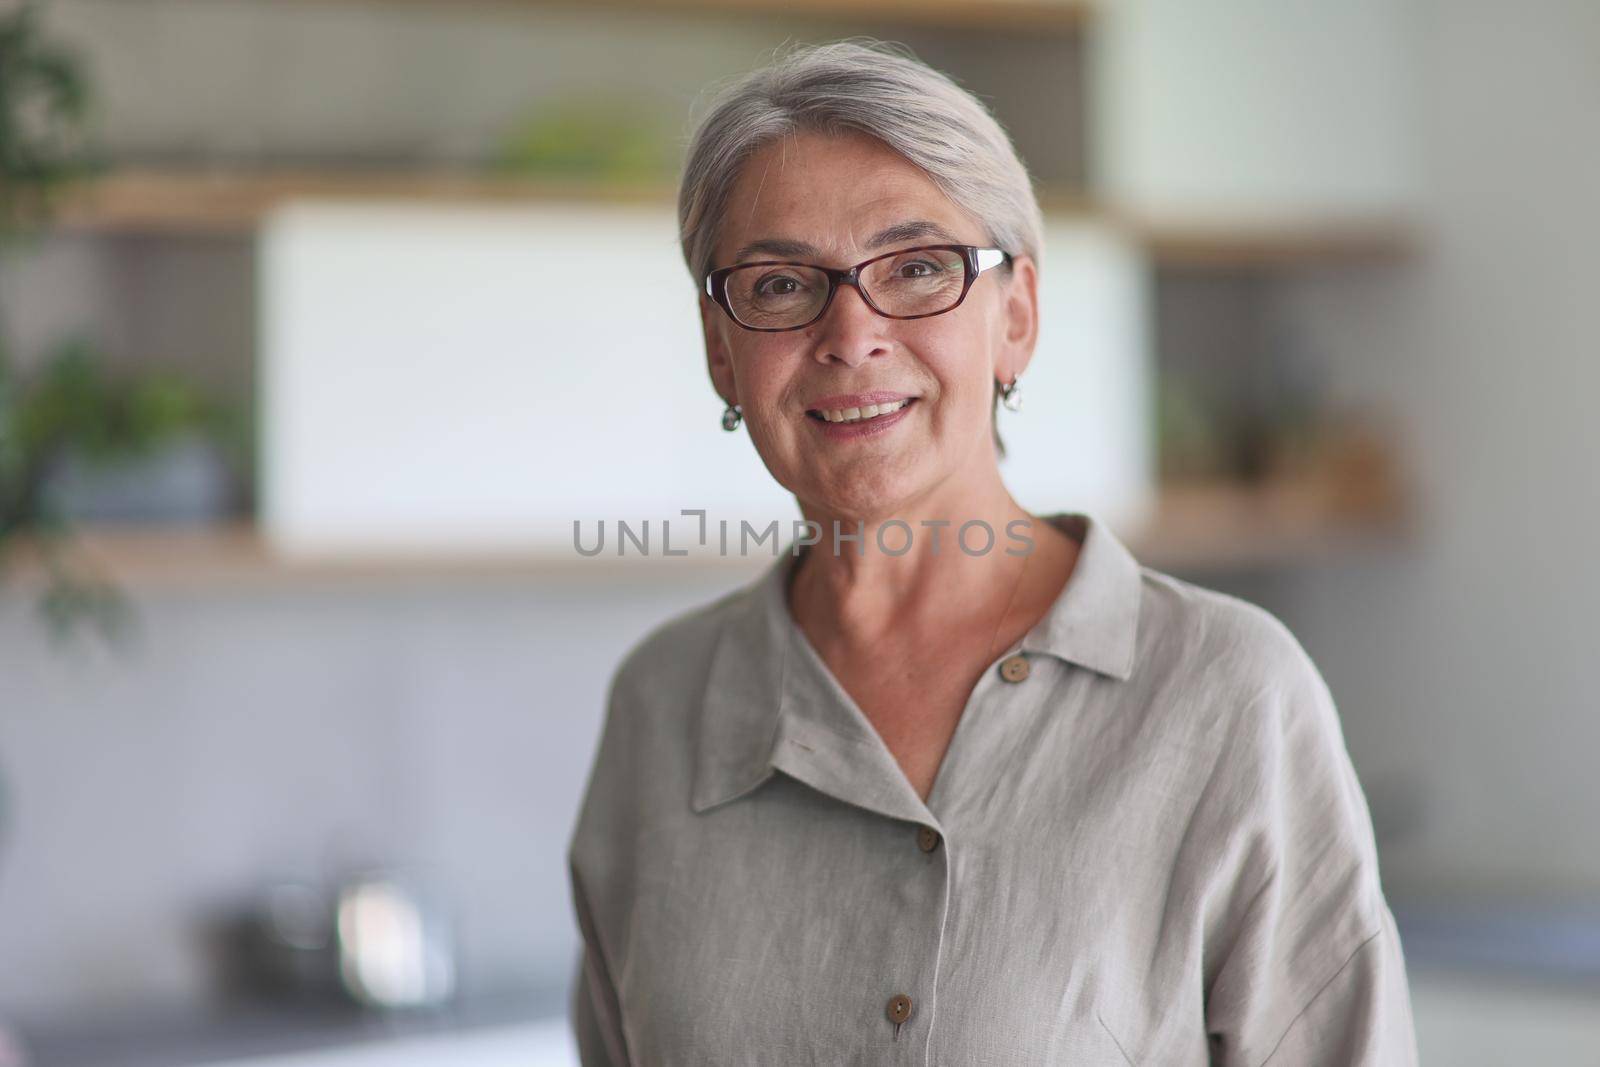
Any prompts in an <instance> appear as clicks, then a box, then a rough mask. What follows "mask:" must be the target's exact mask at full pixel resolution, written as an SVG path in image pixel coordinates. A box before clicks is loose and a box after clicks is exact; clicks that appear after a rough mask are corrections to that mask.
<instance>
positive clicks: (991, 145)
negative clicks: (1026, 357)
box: [678, 37, 1044, 455]
mask: <svg viewBox="0 0 1600 1067" xmlns="http://www.w3.org/2000/svg"><path fill="white" fill-rule="evenodd" d="M802 130H804V131H816V132H822V133H829V134H832V133H840V132H844V131H856V132H860V133H865V134H868V135H870V136H872V137H876V138H877V139H878V140H880V141H882V142H884V143H885V144H886V145H888V146H889V147H890V148H892V149H893V150H894V151H896V152H898V153H899V154H900V155H901V156H903V157H905V158H906V159H907V160H908V161H909V162H911V163H913V164H915V165H916V166H918V167H920V168H922V170H923V171H925V172H926V173H927V175H928V177H929V178H931V179H932V180H933V183H934V184H935V185H937V186H938V187H939V188H940V189H941V190H942V191H943V192H944V193H945V195H946V196H948V197H949V198H950V199H951V201H952V202H954V203H955V204H956V205H957V206H959V207H961V208H962V209H964V210H965V211H966V212H967V213H968V214H970V215H971V216H972V217H973V218H974V219H976V220H977V221H978V222H979V224H980V225H982V226H983V227H984V228H985V230H986V231H987V234H988V240H989V243H990V244H992V245H994V246H996V247H998V248H1003V249H1005V250H1006V251H1007V252H1010V253H1011V254H1012V255H1014V256H1019V255H1026V256H1029V257H1031V258H1032V259H1033V260H1034V262H1035V263H1037V262H1038V260H1039V254H1040V251H1041V249H1042V246H1043V243H1044V223H1043V218H1042V216H1041V214H1040V211H1039V202H1038V200H1037V199H1036V198H1035V196H1034V192H1033V182H1032V181H1031V179H1030V178H1029V176H1028V170H1027V168H1026V167H1025V166H1024V165H1023V163H1022V160H1021V159H1020V158H1018V156H1017V152H1016V149H1015V148H1014V147H1013V146H1012V144H1011V139H1010V137H1009V136H1007V134H1006V132H1005V130H1004V129H1003V128H1002V127H1001V126H1000V123H999V122H998V121H996V119H995V117H994V115H993V114H991V113H990V111H989V109H988V108H987V107H986V106H985V105H984V104H983V103H982V102H981V101H980V100H978V98H977V97H975V96H973V95H972V94H971V93H969V92H967V90H965V89H963V88H962V87H961V86H960V85H958V84H957V83H956V82H955V81H954V80H952V79H951V78H950V77H948V76H947V75H945V74H942V73H940V72H939V71H937V70H934V69H933V68H932V67H930V66H928V65H927V64H926V63H924V62H922V61H921V60H920V59H918V58H917V57H916V56H915V55H914V54H913V53H912V52H911V50H910V49H909V48H906V47H905V46H903V45H898V44H893V43H890V42H886V41H877V40H873V39H871V38H863V37H854V38H849V39H846V40H843V41H835V42H832V43H830V44H821V45H801V46H794V47H791V48H790V49H789V50H788V51H787V52H783V51H780V52H779V53H778V54H777V55H776V56H775V58H774V59H773V60H772V62H770V63H768V64H767V65H765V66H761V67H758V68H756V69H755V70H753V71H750V72H749V73H747V74H744V75H741V76H739V77H737V78H736V79H735V80H733V81H732V82H731V83H729V84H727V85H725V86H724V87H722V88H721V89H720V91H718V92H717V93H716V95H715V97H714V99H713V100H712V101H711V105H710V107H709V109H708V110H707V112H706V113H705V115H704V117H703V118H702V119H701V120H700V121H699V123H698V124H697V126H696V128H695V131H694V134H693V136H692V138H691V139H690V142H689V146H688V152H687V154H686V156H685V160H684V166H683V175H682V179H681V181H680V182H679V185H678V237H679V242H680V243H681V245H682V248H683V258H684V262H685V263H686V264H687V265H688V267H689V273H690V274H692V275H693V276H694V281H695V285H696V286H697V287H698V286H699V285H700V284H701V283H703V281H704V280H705V276H706V275H707V274H708V273H709V272H710V271H711V270H712V267H713V264H712V262H711V258H712V254H713V251H714V249H715V248H716V243H717V240H718V237H719V235H720V231H721V226H722V218H723V214H724V212H725V211H726V210H727V206H728V199H729V197H730V195H731V193H732V190H733V186H734V183H735V182H736V181H737V180H738V178H739V172H740V170H741V168H742V167H743V166H744V164H745V162H746V161H747V160H748V159H749V158H750V157H751V156H752V155H754V154H755V153H756V152H757V151H759V150H760V149H761V148H763V147H764V146H766V145H767V144H769V143H770V142H772V141H774V140H776V139H778V138H780V137H783V136H786V135H789V134H791V133H795V132H799V131H802ZM996 396H998V391H997V393H996ZM995 442H996V445H997V446H998V447H999V449H1000V454H1001V455H1004V454H1005V446H1004V445H1003V444H1000V440H999V435H998V434H996V436H995Z"/></svg>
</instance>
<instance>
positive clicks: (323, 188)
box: [55, 168, 1417, 268]
mask: <svg viewBox="0 0 1600 1067" xmlns="http://www.w3.org/2000/svg"><path fill="white" fill-rule="evenodd" d="M308 197H310V198H319V199H332V200H344V201H362V202H382V201H410V202H417V201H423V202H436V203H456V204H460V203H467V204H484V205H496V204H514V203H527V202H535V203H537V202H543V201H574V202H586V203H609V204H620V205H649V206H652V207H670V206H671V205H672V204H673V203H674V202H675V198H676V190H674V189H673V188H672V187H671V186H669V185H665V184H662V183H660V182H655V181H649V182H641V181H611V182H602V181H595V180H592V179H566V180H563V179H558V178H544V177H537V178H536V177H520V176H510V175H495V174H492V173H484V172H479V171H471V170H460V169H435V170H416V171H396V170H316V169H271V170H259V171H241V170H214V171H202V170H196V171H175V170H158V169H135V168H130V169H127V170H121V171H117V172H115V173H113V174H110V175H108V176H106V177H103V178H100V179H97V180H95V181H92V182H86V183H84V184H83V185H81V186H79V187H78V188H77V189H76V190H74V191H73V192H71V193H70V194H68V195H66V196H64V197H63V198H62V201H61V205H60V209H59V210H58V212H57V217H56V221H55V225H56V226H57V227H58V228H60V229H64V230H68V231H88V232H104V233H117V232H138V233H148V232H161V233H178V234H228V233H232V234H247V233H249V232H251V231H252V230H254V229H255V227H256V226H257V225H259V223H260V222H261V219H262V218H263V216H264V215H265V214H266V213H267V212H268V211H270V210H271V209H272V208H274V207H276V206H277V205H279V204H282V203H284V202H287V201H289V200H294V199H299V198H308ZM1039 202H1040V206H1041V207H1042V208H1043V209H1044V210H1045V211H1046V212H1047V213H1049V214H1052V215H1056V216H1061V215H1081V216H1083V217H1085V218H1096V219H1100V220H1102V221H1104V222H1106V223H1108V224H1109V225H1112V226H1115V227H1118V228H1120V229H1122V230H1124V231H1126V232H1128V233H1130V234H1133V235H1134V236H1135V237H1136V238H1137V239H1138V240H1139V241H1140V242H1141V243H1143V244H1144V245H1145V247H1146V248H1148V249H1149V250H1150V252H1151V254H1152V256H1153V257H1154V259H1155V260H1156V262H1157V263H1159V264H1161V265H1171V266H1204V267H1212V268H1215V267H1228V266H1235V267H1259V266H1273V265H1287V264H1294V263H1321V262H1331V261H1371V260H1392V259H1398V258H1403V257H1405V256H1406V255H1408V254H1410V253H1411V251H1412V250H1413V248H1414V247H1415V245H1416V243H1417V242H1416V239H1415V235H1414V233H1413V232H1412V230H1411V228H1410V227H1409V226H1408V225H1407V224H1405V223H1404V221H1403V220H1399V219H1391V218H1369V217H1351V218H1349V219H1346V220H1341V221H1337V222H1331V221H1327V220H1312V219H1305V220H1297V219H1295V218H1292V217H1279V218H1274V219H1263V218H1243V217H1240V218H1235V219H1181V218H1151V217H1146V216H1139V215H1134V214H1130V213H1126V212H1118V211H1112V210H1107V209H1104V208H1102V207H1100V206H1098V205H1096V204H1095V203H1094V201H1093V200H1092V199H1091V198H1090V197H1089V196H1088V195H1087V194H1085V193H1084V192H1083V191H1081V190H1076V189H1064V188H1048V187H1047V188H1044V189H1041V190H1040V191H1039Z"/></svg>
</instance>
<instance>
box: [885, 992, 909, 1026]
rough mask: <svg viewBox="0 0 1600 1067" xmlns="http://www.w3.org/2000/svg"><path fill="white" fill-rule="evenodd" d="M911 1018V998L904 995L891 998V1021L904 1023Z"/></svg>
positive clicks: (900, 994) (898, 994) (899, 994)
mask: <svg viewBox="0 0 1600 1067" xmlns="http://www.w3.org/2000/svg"><path fill="white" fill-rule="evenodd" d="M909 1018H911V998H910V997H908V996H906V995H905V994H904V993H896V994H895V995H894V996H892V997H890V998H889V1021H890V1022H892V1023H903V1022H905V1021H906V1020H907V1019H909Z"/></svg>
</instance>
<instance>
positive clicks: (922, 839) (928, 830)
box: [917, 826, 939, 852]
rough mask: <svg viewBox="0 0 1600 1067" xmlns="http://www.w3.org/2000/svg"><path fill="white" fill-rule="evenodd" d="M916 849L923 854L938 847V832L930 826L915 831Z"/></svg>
mask: <svg viewBox="0 0 1600 1067" xmlns="http://www.w3.org/2000/svg"><path fill="white" fill-rule="evenodd" d="M917 847H918V848H920V849H922V851H924V852H932V851H933V850H934V849H936V848H938V847H939V831H937V830H935V829H934V828H933V827H931V826H923V827H919V828H918V829H917Z"/></svg>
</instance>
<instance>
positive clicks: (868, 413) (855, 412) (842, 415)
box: [822, 400, 907, 422]
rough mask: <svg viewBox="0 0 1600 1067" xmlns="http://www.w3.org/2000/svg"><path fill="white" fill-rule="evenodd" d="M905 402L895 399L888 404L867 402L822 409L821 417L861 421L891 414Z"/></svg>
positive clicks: (837, 420) (844, 420) (838, 420)
mask: <svg viewBox="0 0 1600 1067" xmlns="http://www.w3.org/2000/svg"><path fill="white" fill-rule="evenodd" d="M906 404H907V401H905V400H896V401H894V402H892V403H889V404H868V405H867V406H866V407H864V408H843V409H835V410H833V411H824V412H823V413H822V417H823V418H825V419H827V420H828V421H829V422H863V421H865V420H866V419H875V418H877V417H878V416H879V415H892V414H893V413H895V412H896V411H899V410H900V409H901V408H903V407H905V406H906Z"/></svg>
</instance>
